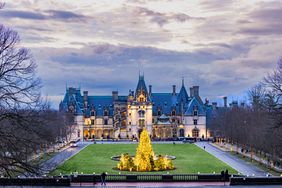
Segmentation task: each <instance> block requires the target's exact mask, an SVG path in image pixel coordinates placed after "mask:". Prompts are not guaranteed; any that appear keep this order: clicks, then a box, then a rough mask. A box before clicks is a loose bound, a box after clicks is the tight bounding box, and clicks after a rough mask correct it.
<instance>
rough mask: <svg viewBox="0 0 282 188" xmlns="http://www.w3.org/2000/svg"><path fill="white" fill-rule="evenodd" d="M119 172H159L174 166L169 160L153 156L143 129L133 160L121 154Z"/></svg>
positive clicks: (146, 133)
mask: <svg viewBox="0 0 282 188" xmlns="http://www.w3.org/2000/svg"><path fill="white" fill-rule="evenodd" d="M117 168H118V169H119V170H129V171H142V172H144V171H147V172H148V171H159V170H171V169H174V166H173V164H172V162H171V160H170V159H168V158H167V157H165V156H162V155H159V156H158V157H155V156H154V151H153V148H152V144H151V139H150V137H149V134H148V131H147V130H146V128H144V129H143V131H142V133H141V135H140V142H139V145H138V147H137V149H136V155H135V157H134V159H133V160H132V158H131V157H130V155H129V154H128V153H125V154H122V155H121V158H120V162H119V163H118V165H117Z"/></svg>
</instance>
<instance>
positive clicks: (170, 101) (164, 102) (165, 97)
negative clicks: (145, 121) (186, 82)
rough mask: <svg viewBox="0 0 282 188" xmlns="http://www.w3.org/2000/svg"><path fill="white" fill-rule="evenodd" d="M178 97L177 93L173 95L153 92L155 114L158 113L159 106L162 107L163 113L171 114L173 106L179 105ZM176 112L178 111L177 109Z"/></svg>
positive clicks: (152, 99) (152, 100)
mask: <svg viewBox="0 0 282 188" xmlns="http://www.w3.org/2000/svg"><path fill="white" fill-rule="evenodd" d="M176 99H177V95H172V94H171V93H152V94H151V102H152V103H153V115H157V113H158V107H160V108H161V111H162V113H163V114H165V115H170V114H171V110H172V107H176V106H177V105H178V104H177V100H176ZM176 110H177V108H176ZM176 113H178V112H177V111H176Z"/></svg>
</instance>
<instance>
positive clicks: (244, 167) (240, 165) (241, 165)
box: [195, 142, 267, 177]
mask: <svg viewBox="0 0 282 188" xmlns="http://www.w3.org/2000/svg"><path fill="white" fill-rule="evenodd" d="M195 145H197V146H198V147H200V148H202V149H203V147H204V146H205V147H206V149H205V150H206V151H207V152H208V153H210V154H212V155H213V156H215V157H216V158H218V159H219V160H221V161H223V162H225V163H226V164H228V165H229V166H231V167H232V168H234V169H235V170H237V171H238V172H240V173H241V174H243V175H249V176H251V175H255V176H264V177H265V176H266V174H267V172H265V171H263V170H262V169H260V168H258V167H256V166H254V165H252V164H249V163H247V162H246V161H244V160H242V159H239V158H238V157H236V156H234V155H232V154H231V153H229V152H225V151H222V150H220V149H218V148H217V147H215V146H213V145H211V144H210V143H207V142H197V143H195ZM222 170H224V169H222Z"/></svg>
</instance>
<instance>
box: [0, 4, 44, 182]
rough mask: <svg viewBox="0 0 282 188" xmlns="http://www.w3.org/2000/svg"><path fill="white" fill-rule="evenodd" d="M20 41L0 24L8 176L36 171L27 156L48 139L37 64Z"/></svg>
mask: <svg viewBox="0 0 282 188" xmlns="http://www.w3.org/2000/svg"><path fill="white" fill-rule="evenodd" d="M3 6H4V5H3V3H0V8H2V7H3ZM19 42H20V37H19V35H18V33H17V32H15V31H13V30H11V29H9V28H6V27H5V26H3V25H0V146H1V147H0V175H9V176H12V175H15V174H18V173H23V172H32V173H35V172H36V171H37V168H36V165H34V164H33V163H32V162H31V161H30V160H28V157H29V156H30V155H32V153H33V152H34V151H36V150H38V149H40V147H43V145H44V144H45V143H46V142H47V141H48V140H47V139H45V138H47V137H48V136H46V135H48V130H46V128H45V126H44V125H45V124H44V121H43V118H44V115H42V114H44V113H46V109H48V107H47V106H46V105H43V103H42V102H41V99H40V90H39V89H40V80H39V78H37V77H36V75H35V70H36V64H35V63H34V61H33V58H32V56H31V53H30V52H29V50H28V49H26V48H21V47H19V46H20V45H19ZM43 138H44V139H43Z"/></svg>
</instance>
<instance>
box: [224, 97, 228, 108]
mask: <svg viewBox="0 0 282 188" xmlns="http://www.w3.org/2000/svg"><path fill="white" fill-rule="evenodd" d="M223 102H224V107H225V108H226V107H227V97H226V96H225V97H223Z"/></svg>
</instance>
